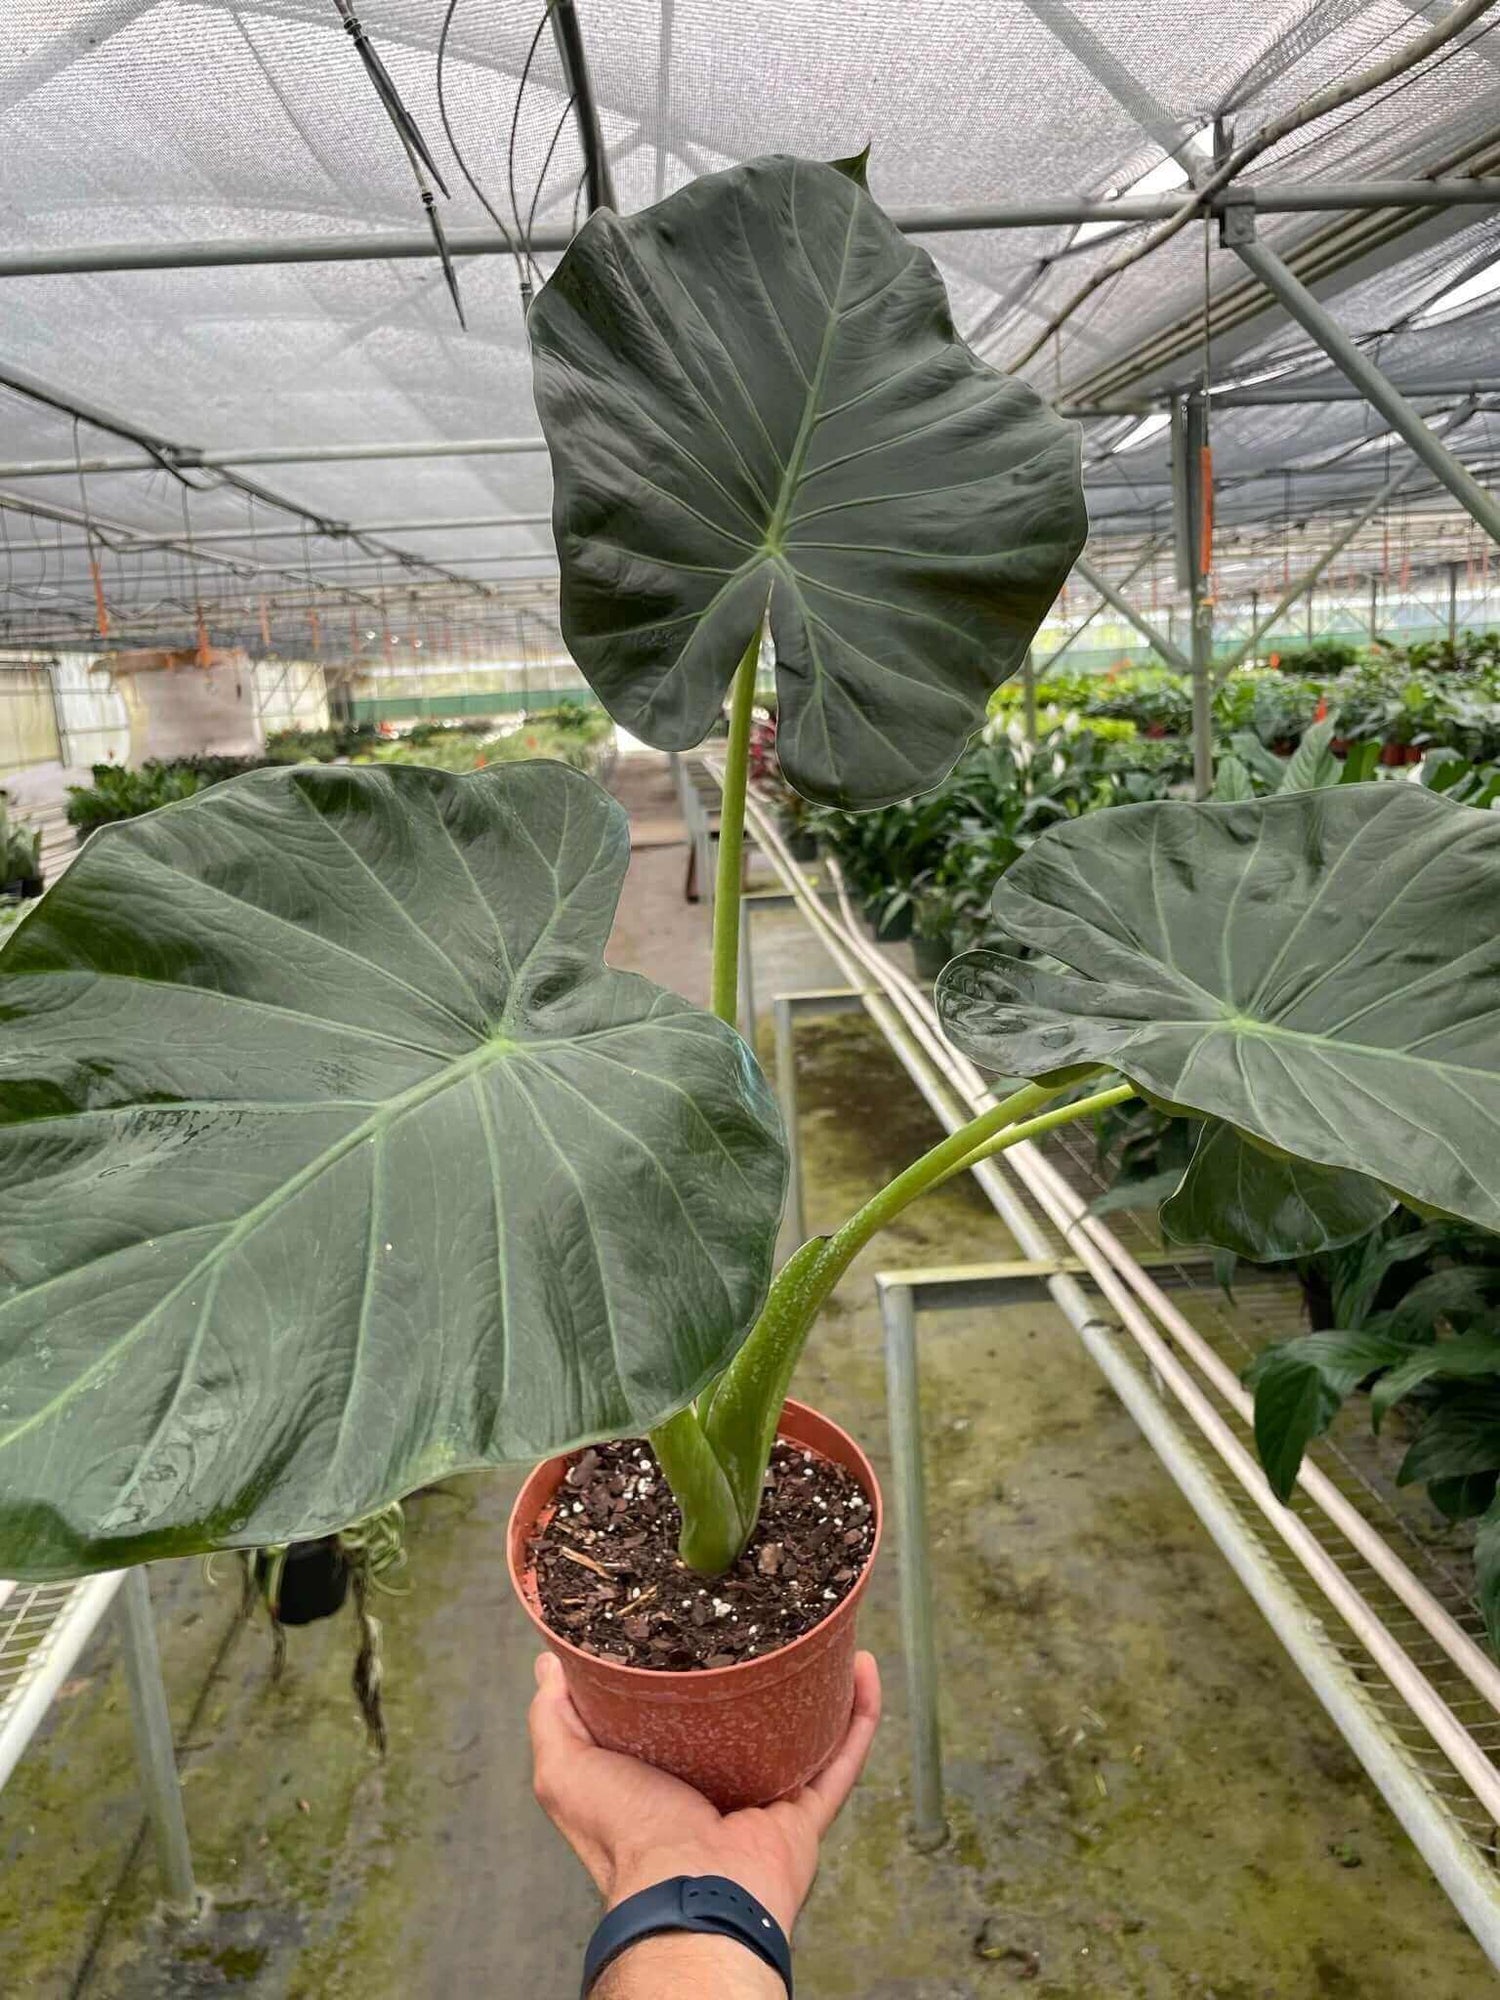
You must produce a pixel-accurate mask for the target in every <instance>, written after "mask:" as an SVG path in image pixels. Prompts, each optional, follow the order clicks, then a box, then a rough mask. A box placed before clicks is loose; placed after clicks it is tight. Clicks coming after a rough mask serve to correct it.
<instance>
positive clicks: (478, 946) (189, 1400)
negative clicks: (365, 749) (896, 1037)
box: [0, 763, 784, 1576]
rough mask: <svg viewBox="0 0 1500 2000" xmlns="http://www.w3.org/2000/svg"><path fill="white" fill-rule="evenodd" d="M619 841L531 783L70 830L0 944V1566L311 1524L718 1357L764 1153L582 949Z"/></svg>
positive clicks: (718, 1083) (669, 999)
mask: <svg viewBox="0 0 1500 2000" xmlns="http://www.w3.org/2000/svg"><path fill="white" fill-rule="evenodd" d="M627 847H628V838H627V833H626V826H625V816H624V814H623V812H622V811H621V809H620V808H619V806H617V805H616V804H615V803H614V801H613V800H611V799H610V798H609V797H608V796H607V795H606V794H605V793H604V792H602V791H601V790H600V789H599V788H598V787H597V786H596V785H594V784H593V783H592V782H591V781H590V780H589V779H587V778H585V777H583V776H581V775H580V774H578V773H576V772H572V771H569V770H566V769H565V768H564V767H563V766H562V765H560V764H555V763H548V764H540V763H537V764H519V765H513V766H509V767H506V768H504V769H498V770H494V771H487V772H484V773H482V774H479V775H477V776H474V777H468V778H458V777H450V776H447V775H445V774H443V773H440V772H436V771H425V770H417V769H405V770H402V769H392V770H383V771H374V770H370V771H353V770H351V771H335V770H323V771H308V770H299V771H275V772H273V771H265V772H258V773H255V774H253V775H251V776H249V777H246V778H241V779H237V780H235V781H234V782H233V783H231V784H229V785H226V786H220V787H218V788H216V789H215V790H212V791H209V792H205V793H203V794H201V795H200V796H199V797H197V798H194V799H191V800H189V801H188V802H186V803H185V804H182V805H177V806H171V807H168V808H166V809H165V810H164V811H162V812H159V813H155V814H152V815H151V816H150V817H149V818H146V819H142V820H137V821H134V822H132V823H131V824H129V825H127V826H123V827H119V828H111V829H109V830H107V831H104V832H101V833H99V834H96V835H95V837H94V838H93V839H92V840H91V841H90V842H89V844H88V847H87V848H86V849H85V850H84V852H83V854H82V855H81V856H80V857H79V859H78V860H77V861H76V862H75V864H74V865H73V867H72V868H71V869H70V871H69V872H68V874H67V875H66V876H64V878H63V880H62V881H61V882H60V883H59V885H58V886H57V887H56V888H55V889H53V890H52V892H51V893H50V894H49V895H48V896H47V897H46V898H45V899H44V900H43V902H42V903H41V904H40V905H39V907H38V909H37V911H36V913H35V915H33V916H32V917H31V918H29V920H28V921H27V922H26V923H25V924H23V925H22V927H21V928H20V930H19V931H18V932H17V933H16V934H15V935H14V936H13V937H12V939H11V940H10V942H9V943H8V945H7V946H6V948H5V951H4V953H3V954H0V1023H3V1029H0V1034H3V1040H0V1257H3V1266H0V1276H3V1281H4V1283H3V1289H0V1496H3V1497H0V1574H6V1575H12V1576H14V1575H37V1574H60V1573H66V1572H69V1571H73V1570H82V1569H88V1568H91V1567H98V1566H101V1565H109V1564H112V1563H115V1562H119V1561H122V1560H138V1559H141V1558H144V1557H149V1556H157V1555H164V1554H177V1553H182V1552H184V1551H188V1550H194V1549H204V1548H212V1547H217V1546H230V1545H233V1546H243V1545H248V1544H255V1543H264V1542H268V1541H283V1540H288V1539H294V1538H298V1537H304V1536H309V1535H315V1534H318V1533H320V1532H323V1531H325V1530H328V1529H332V1528H336V1527H339V1526H341V1525H343V1524H345V1523H347V1522H349V1521H351V1520H353V1519H355V1518H357V1517H359V1516H360V1515H363V1514H365V1513H367V1512H369V1511H370V1510H371V1509H373V1508H375V1507H376V1506H378V1505H380V1504H382V1503H383V1502H385V1501H388V1500H390V1499H392V1498H394V1497H395V1496H397V1495H399V1494H401V1493H405V1492H407V1491H409V1490H410V1489H411V1488H413V1487H415V1486H418V1485H421V1484H422V1483H424V1482H425V1481H427V1480H431V1479H434V1478H437V1477H439V1476H441V1475H442V1474H444V1473H447V1472H451V1471H453V1470H454V1469H455V1468H457V1467H460V1466H465V1465H476V1464H480V1463H492V1462H495V1461H499V1460H507V1459H521V1458H530V1457H534V1456H536V1455H538V1454H540V1453H543V1452H547V1451H551V1450H554V1449H556V1448H558V1447H560V1446H562V1445H565V1444H568V1443H571V1442H573V1441H576V1440H580V1439H583V1438H586V1437H590V1436H597V1435H600V1434H603V1433H611V1432H622V1431H632V1432H634V1431H639V1430H641V1429H642V1428H643V1427H645V1426H647V1425H649V1424H651V1423H654V1422H655V1421H657V1420H659V1419H660V1418H662V1417H663V1416H665V1415H666V1414H667V1413H668V1412H669V1411H671V1410H672V1409H673V1408H675V1407H677V1406H679V1405H681V1404H682V1403H683V1402H685V1400H686V1399H687V1398H688V1397H689V1396H690V1395H692V1394H694V1393H695V1392H696V1391H697V1390H698V1389H700V1388H701V1387H702V1386H703V1385H704V1384H705V1383H706V1382H707V1381H708V1380H709V1379H710V1378H711V1377H712V1376H714V1375H715V1374H716V1373H717V1372H718V1370H719V1369H720V1368H721V1367H722V1366H723V1365H724V1363H725V1362H726V1361H727V1360H728V1358H729V1356H730V1355H731V1354H732V1353H733V1351H734V1349H735V1348H736V1346H737V1345H738V1342H739V1340H740V1338H741V1337H742V1335H743V1333H744V1330H745V1328H746V1327H747V1325H748V1324H749V1322H750V1320H751V1318H752V1317H753V1315H754V1313H755V1311H756V1309H757V1307H758V1305H759V1303H760V1300H761V1297H762V1295H763V1293H764V1291H765V1287H766V1283H767V1280H768V1277H769V1272H770V1263H771V1254H772V1244H773V1239H774V1235H775V1230H776V1222H777V1217H778V1214H779V1211H780V1206H781V1194H782V1180H783V1173H784V1158H783V1149H782V1143H781V1137H780V1131H779V1127H778V1122H777V1118H776V1113H775V1110H774V1108H773V1105H772V1102H771V1099H770V1097H769V1095H768V1093H767V1090H766V1086H765V1083H764V1080H763V1078H762V1077H761V1075H760V1073H759V1071H758V1070H757V1069H756V1067H755V1064H754V1062H753V1060H752V1059H751V1057H750V1054H749V1052H748V1051H747V1050H746V1048H745V1046H744V1044H743V1043H742V1042H741V1041H740V1040H739V1038H738V1037H737V1036H736V1035H734V1034H733V1033H732V1032H731V1031H730V1030H729V1029H728V1028H726V1027H724V1026H723V1025H722V1024H721V1023H720V1022H718V1021H716V1020H714V1019H712V1018H711V1017H710V1016H708V1015H706V1014H703V1013H700V1012H698V1011H697V1010H696V1009H694V1008H692V1007H690V1006H689V1005H688V1004H687V1003H686V1002H685V1001H683V1000H679V999H678V998H677V997H676V996H675V995H673V994H670V993H665V992H663V991H661V990H660V989H659V988H658V987H655V986H652V985H651V984H649V983H648V982H647V981H646V980H644V979H640V978H638V977H636V976H635V975H633V974H629V973H622V972H613V971H610V970H607V969H606V968H605V967H604V965H603V963H602V959H601V953H602V950H603V947H604V942H605V939H606V937H607V936H608V933H609V928H610V922H611V919H612V916H613V914H614V907H615V901H616V897H617V895H618V893H619V887H620V881H621V877H622V875H623V873H624V869H625V863H626V858H627Z"/></svg>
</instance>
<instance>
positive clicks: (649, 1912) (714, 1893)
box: [583, 1875, 792, 2000]
mask: <svg viewBox="0 0 1500 2000" xmlns="http://www.w3.org/2000/svg"><path fill="white" fill-rule="evenodd" d="M670 1931H694V1932H697V1933H698V1934H699V1935H700V1936H706V1937H727V1938H733V1939H734V1940H735V1942H736V1943H737V1944H742V1945H744V1946H745V1948H746V1950H747V1951H753V1952H754V1953H755V1956H756V1957H757V1958H758V1959H760V1961H761V1962H762V1964H764V1965H769V1966H770V1968H771V1970H772V1971H773V1972H778V1973H780V1975H781V1978H782V1982H783V1984H784V1985H785V1987H786V1993H787V2000H792V1948H791V1946H790V1945H789V1944H788V1943H787V1940H786V1932H785V1931H784V1930H783V1929H782V1928H781V1926H780V1924H778V1923H777V1921H776V1919H775V1918H774V1917H773V1916H772V1915H771V1912H770V1911H769V1910H768V1909H767V1908H766V1907H765V1905H764V1904H763V1903H758V1902H757V1901H756V1899H755V1898H754V1896H752V1895H751V1894H750V1891H749V1890H748V1889H742V1888H741V1887H740V1885H739V1884H738V1882H730V1881H727V1880H726V1879H725V1878H724V1876H722V1875H674V1876H673V1877H672V1878H671V1880H670V1881H667V1882H657V1883H654V1884H653V1885H652V1887H651V1888H649V1889H642V1890H641V1891H640V1893H639V1894H638V1895H635V1896H627V1897H626V1898H625V1901H624V1902H623V1903H619V1904H617V1905H616V1906H615V1908H614V1909H612V1910H611V1911H610V1912H609V1914H608V1916H606V1917H604V1918H602V1919H601V1921H600V1924H599V1928H598V1929H597V1930H596V1931H595V1932H594V1935H593V1936H592V1937H591V1938H590V1939H589V1948H588V1951H587V1952H586V1953H585V1954H584V1960H583V2000H588V1996H589V1994H590V1992H591V1991H592V1990H593V1986H594V1982H595V1980H596V1979H598V1977H599V1975H600V1973H601V1972H603V1971H604V1969H605V1967H606V1966H608V1965H613V1964H614V1962H615V1960H616V1959H617V1958H618V1957H619V1956H620V1954H621V1952H623V1951H628V1950H629V1949H630V1947H631V1945H633V1944H639V1943H640V1942H641V1939H642V1938H649V1937H661V1936H663V1935H664V1934H665V1933H667V1932H670Z"/></svg>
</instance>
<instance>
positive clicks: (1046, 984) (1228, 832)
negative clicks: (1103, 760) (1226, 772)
mask: <svg viewBox="0 0 1500 2000" xmlns="http://www.w3.org/2000/svg"><path fill="white" fill-rule="evenodd" d="M994 909H995V915H996V918H997V920H998V922H999V924H1000V927H1001V929H1002V930H1003V931H1004V932H1005V933H1006V934H1007V935H1008V936H1010V937H1013V938H1016V939H1018V940H1019V941H1020V942H1021V943H1023V944H1025V945H1028V946H1030V947H1031V948H1032V949H1033V950H1035V951H1037V952H1043V953H1047V954H1049V955H1050V956H1051V957H1052V958H1054V959H1060V960H1061V961H1062V962H1063V964H1064V965H1066V966H1068V967H1071V968H1072V971H1071V972H1065V973H1057V972H1049V971H1047V970H1045V969H1042V968H1041V967H1039V966H1038V965H1037V964H1035V963H1033V962H1030V961H1027V960H1024V959H1020V958H1016V957H1009V956H1005V955H1002V954H1000V953H996V952H986V951H979V952H971V953H969V954H968V955H967V956H966V957H964V958H960V959H956V960H955V961H954V962H953V963H952V964H951V965H949V966H948V968H947V970H946V971H945V972H944V973H943V976H942V979H941V980H940V982H939V987H938V999H939V1006H940V1009H941V1011H942V1015H943V1020H944V1024H945V1026H946V1028H947V1030H948V1033H949V1034H950V1035H951V1036H952V1038H953V1040H954V1041H955V1042H956V1043H957V1044H958V1046H959V1047H960V1048H962V1049H964V1050H965V1051H966V1052H967V1053H968V1054H969V1055H971V1056H972V1057H974V1059H975V1060H976V1061H978V1062H982V1063H984V1064H986V1065H987V1066H988V1067H990V1068H992V1069H996V1070H999V1071H1001V1072H1002V1073H1003V1074H1005V1075H1008V1076H1014V1075H1020V1076H1039V1075H1042V1074H1044V1073H1046V1072H1047V1071H1049V1070H1053V1069H1056V1068H1058V1067H1060V1066H1062V1065H1064V1064H1070V1063H1076V1062H1081V1061H1093V1062H1096V1063H1104V1064H1109V1065H1111V1066H1112V1067H1114V1068H1116V1069H1118V1070H1120V1071H1122V1072H1123V1074H1124V1075H1126V1076H1128V1077H1129V1078H1130V1079H1131V1080H1132V1081H1133V1082H1135V1083H1137V1084H1139V1085H1141V1086H1142V1087H1144V1088H1145V1089H1146V1090H1148V1091H1150V1092H1152V1093H1153V1094H1154V1095H1156V1096H1158V1097H1162V1098H1166V1099H1169V1100H1171V1101H1172V1102H1174V1103H1178V1104H1182V1105H1186V1106H1187V1107H1189V1108H1190V1109H1192V1110H1195V1111H1199V1112H1203V1113H1205V1114H1207V1115H1209V1116H1212V1117H1217V1118H1223V1119H1226V1120H1227V1121H1228V1122H1229V1123H1230V1124H1231V1125H1233V1126H1235V1127H1237V1128H1238V1130H1240V1131H1241V1132H1244V1133H1247V1134H1250V1135H1252V1136H1253V1137H1255V1138H1257V1139H1261V1140H1264V1141H1266V1142H1267V1143H1268V1144H1270V1145H1271V1146H1274V1147H1278V1148H1280V1150H1281V1151H1283V1152H1285V1153H1290V1154H1292V1155H1294V1156H1295V1157H1296V1158H1298V1159H1301V1160H1307V1161H1310V1162H1311V1163H1313V1164H1314V1165H1316V1166H1323V1167H1337V1168H1342V1169H1347V1170H1348V1171H1349V1172H1351V1173H1355V1174H1360V1175H1363V1176H1364V1177H1366V1178H1367V1179H1369V1180H1373V1181H1378V1182H1380V1183H1383V1184H1384V1185H1385V1186H1387V1187H1389V1188H1392V1189H1395V1190H1398V1191H1401V1192H1409V1193H1410V1194H1411V1195H1412V1196H1414V1197H1415V1198H1416V1199H1417V1200H1419V1201H1422V1202H1425V1203H1426V1204H1428V1205H1429V1206H1430V1207H1432V1208H1436V1209H1440V1210H1442V1211H1443V1212H1445V1213H1447V1214H1451V1215H1461V1216H1465V1217H1467V1218H1468V1219H1469V1220H1470V1221H1473V1222H1478V1223H1480V1224H1482V1225H1483V1226H1485V1227H1486V1228H1490V1229H1494V1228H1500V1170H1497V1167H1496V1159H1497V1144H1496V1140H1497V1134H1500V824H1497V823H1496V821H1495V816H1494V815H1493V814H1491V813H1479V812H1475V811H1473V810H1472V809H1471V808H1469V807H1466V806H1460V805H1455V804H1454V803H1453V802H1452V801H1451V800H1448V799H1443V798H1438V797H1435V796H1434V795H1433V794H1432V793H1430V792H1426V791H1424V790H1422V788H1421V787H1419V786H1415V785H1347V786H1333V787H1331V788H1329V789H1327V790H1323V791H1316V792H1301V793H1295V794H1289V795H1283V796H1282V797H1279V798H1269V799H1260V800H1255V801H1247V802H1245V803H1242V804H1203V805H1192V804H1187V803H1185V802H1181V801H1175V800H1163V801H1158V802H1155V803H1152V804H1148V805H1139V806H1121V807H1118V808H1116V809H1114V810H1112V811H1109V812H1102V813H1091V814H1089V815H1087V816H1086V817H1084V818H1082V819H1078V820H1074V821H1071V822H1069V823H1068V824H1067V825H1065V826H1061V827H1055V828H1053V829H1051V830H1050V831H1049V832H1047V833H1046V834H1044V835H1043V836H1042V838H1041V839H1040V840H1038V841H1037V842H1036V844H1035V845H1034V846H1033V847H1032V848H1031V849H1030V851H1029V852H1028V853H1027V854H1026V855H1025V856H1024V857H1023V858H1022V859H1021V860H1020V861H1018V862H1017V863H1016V865H1015V866H1014V867H1013V868H1012V869H1011V870H1010V871H1009V873H1008V874H1007V875H1006V876H1005V878H1004V880H1003V881H1002V882H1001V884H1000V886H999V888H998V889H997V890H996V892H995V898H994ZM1277 1198H1278V1199H1279V1198H1280V1197H1277Z"/></svg>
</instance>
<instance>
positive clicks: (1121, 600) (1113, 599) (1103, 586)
mask: <svg viewBox="0 0 1500 2000" xmlns="http://www.w3.org/2000/svg"><path fill="white" fill-rule="evenodd" d="M1073 567H1074V569H1076V570H1077V572H1078V574H1079V575H1080V576H1081V577H1082V578H1083V580H1084V582H1085V583H1086V584H1087V585H1088V586H1089V589H1090V590H1097V591H1098V593H1099V595H1100V596H1101V597H1102V598H1103V599H1104V601H1105V603H1106V604H1110V605H1113V606H1114V608H1115V610H1116V611H1118V612H1119V614H1120V616H1121V617H1122V618H1123V619H1124V620H1125V622H1126V624H1127V625H1133V626H1134V627H1135V629H1136V631H1137V632H1139V633H1140V635H1141V637H1142V638H1143V639H1144V640H1145V642H1146V644H1147V645H1148V646H1150V647H1152V648H1153V650H1154V651H1156V652H1158V653H1160V654H1161V656H1162V658H1163V659H1164V660H1165V661H1166V662H1167V664H1168V666H1171V667H1175V668H1176V669H1177V671H1178V672H1179V673H1180V674H1190V673H1191V672H1192V671H1193V663H1192V661H1191V660H1190V659H1189V658H1188V656H1187V654H1186V653H1184V652H1183V650H1182V648H1181V647H1180V646H1175V645H1174V644H1173V643H1172V641H1171V640H1170V639H1169V638H1168V637H1167V635H1166V633H1165V632H1159V631H1158V630H1157V629H1156V627H1155V626H1154V625H1153V624H1152V623H1151V621H1150V619H1149V618H1146V617H1144V616H1143V615H1142V614H1141V613H1140V612H1139V611H1137V610H1136V608H1135V606H1134V605H1133V604H1132V603H1131V602H1130V599H1129V598H1128V597H1125V596H1123V595H1122V593H1121V592H1120V591H1118V590H1117V589H1116V588H1115V586H1114V585H1113V584H1112V583H1111V582H1110V580H1109V578H1108V577H1107V576H1105V575H1104V574H1103V573H1102V572H1101V571H1099V570H1097V569H1095V568H1094V565H1093V564H1092V563H1091V562H1090V561H1089V560H1088V558H1087V557H1086V556H1080V557H1079V558H1078V560H1077V562H1075V563H1074V565H1073Z"/></svg>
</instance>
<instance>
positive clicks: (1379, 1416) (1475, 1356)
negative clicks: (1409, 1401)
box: [1370, 1333, 1500, 1430]
mask: <svg viewBox="0 0 1500 2000" xmlns="http://www.w3.org/2000/svg"><path fill="white" fill-rule="evenodd" d="M1476 1377H1479V1378H1482V1379H1494V1378H1496V1377H1500V1334H1496V1333H1463V1334H1459V1335H1458V1336H1457V1337H1456V1338H1455V1339H1453V1340H1436V1341H1433V1342H1432V1343H1431V1345H1429V1346H1422V1347H1419V1348H1418V1349H1417V1351H1416V1353H1415V1354H1411V1355H1408V1357H1407V1359H1406V1360H1405V1361H1403V1362H1402V1363H1401V1365H1400V1367H1399V1368H1393V1369H1392V1370H1391V1372H1390V1374H1389V1375H1386V1376H1383V1377H1382V1379H1381V1380H1380V1381H1379V1382H1377V1383H1376V1385H1375V1388H1374V1391H1373V1393H1372V1394H1371V1397H1370V1418H1371V1421H1372V1422H1373V1424H1374V1426H1375V1428H1376V1430H1379V1429H1380V1426H1381V1424H1382V1423H1383V1422H1384V1421H1385V1418H1386V1416H1387V1415H1388V1414H1389V1413H1390V1411H1392V1410H1393V1409H1395V1407H1396V1405H1397V1404H1398V1403H1399V1402H1402V1401H1403V1400H1404V1399H1405V1398H1406V1397H1407V1396H1409V1395H1410V1394H1411V1392H1412V1391H1413V1389H1418V1388H1420V1387H1421V1385H1422V1384H1423V1383H1424V1382H1433V1381H1438V1380H1445V1381H1472V1380H1474V1379H1475V1378H1476Z"/></svg>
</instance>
